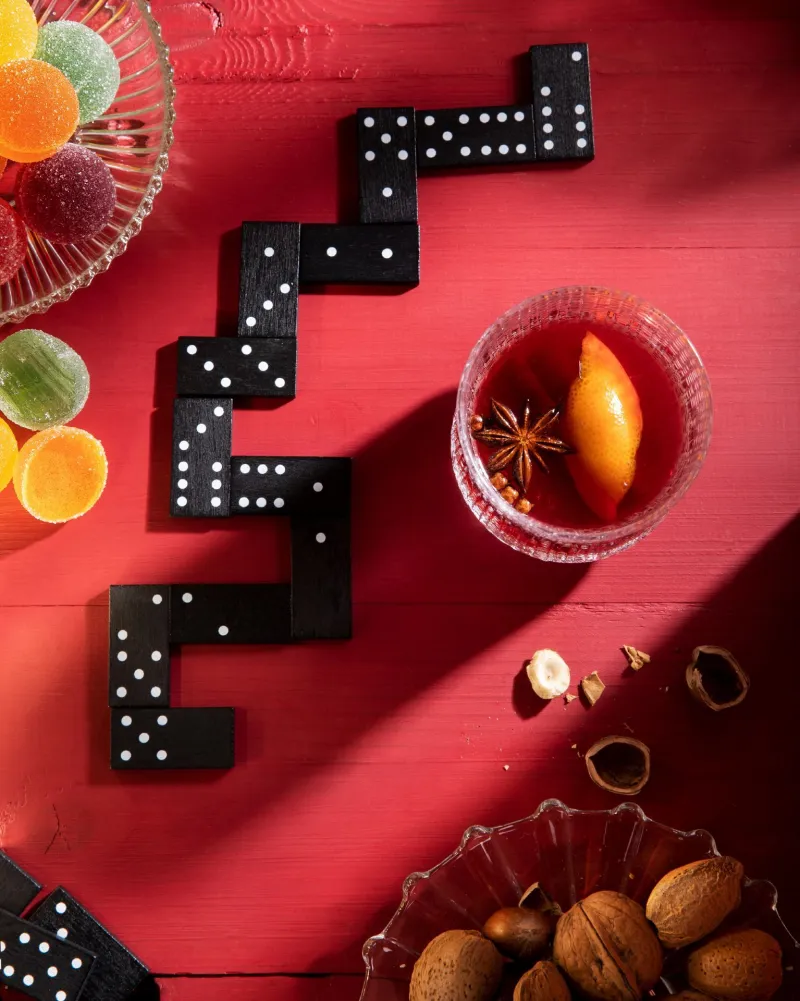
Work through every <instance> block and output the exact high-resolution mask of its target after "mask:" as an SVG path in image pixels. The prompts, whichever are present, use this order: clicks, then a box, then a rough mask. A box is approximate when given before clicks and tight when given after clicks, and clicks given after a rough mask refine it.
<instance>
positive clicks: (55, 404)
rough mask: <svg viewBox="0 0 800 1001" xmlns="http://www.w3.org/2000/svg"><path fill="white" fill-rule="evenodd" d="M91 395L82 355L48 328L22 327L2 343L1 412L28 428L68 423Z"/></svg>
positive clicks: (42, 427)
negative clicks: (52, 334) (27, 328)
mask: <svg viewBox="0 0 800 1001" xmlns="http://www.w3.org/2000/svg"><path fill="white" fill-rule="evenodd" d="M88 396H89V372H88V370H87V368H86V365H85V363H84V361H83V359H82V358H81V356H80V355H79V354H78V353H77V352H75V351H73V349H72V348H71V347H70V346H69V345H68V344H65V343H64V342H63V341H60V340H59V339H58V338H57V337H52V336H51V335H50V334H46V333H45V332H44V331H43V330H18V331H17V333H15V334H10V335H9V336H8V337H6V338H5V340H3V341H0V410H2V412H3V413H4V414H5V415H6V417H7V418H8V419H9V420H11V421H13V422H14V423H15V424H19V426H20V427H23V428H31V429H32V430H34V431H42V430H45V429H47V428H51V427H54V426H56V425H58V424H66V423H67V421H71V420H72V419H73V418H74V417H76V416H77V415H78V414H79V413H80V411H81V410H82V409H83V406H84V404H85V403H86V400H87V397H88Z"/></svg>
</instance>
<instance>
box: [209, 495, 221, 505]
mask: <svg viewBox="0 0 800 1001" xmlns="http://www.w3.org/2000/svg"><path fill="white" fill-rule="evenodd" d="M221 503H222V501H221V500H220V498H219V497H212V498H211V506H212V507H219V506H220V504H221Z"/></svg>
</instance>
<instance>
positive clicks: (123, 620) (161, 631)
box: [108, 584, 170, 706]
mask: <svg viewBox="0 0 800 1001" xmlns="http://www.w3.org/2000/svg"><path fill="white" fill-rule="evenodd" d="M169 595H170V591H169V586H167V585H164V586H153V585H148V584H117V585H112V587H111V588H110V589H109V610H108V627H109V644H108V657H109V670H108V678H109V690H108V704H109V705H110V706H166V705H169V684H170V657H169V642H170V635H169V628H170V625H169V623H170V609H169Z"/></svg>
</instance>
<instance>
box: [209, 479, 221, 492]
mask: <svg viewBox="0 0 800 1001" xmlns="http://www.w3.org/2000/svg"><path fill="white" fill-rule="evenodd" d="M211 489H212V490H222V480H212V481H211Z"/></svg>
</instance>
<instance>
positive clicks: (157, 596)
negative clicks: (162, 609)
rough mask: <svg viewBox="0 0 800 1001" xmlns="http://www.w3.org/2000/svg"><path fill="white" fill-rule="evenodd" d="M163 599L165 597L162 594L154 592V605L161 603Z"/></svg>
mask: <svg viewBox="0 0 800 1001" xmlns="http://www.w3.org/2000/svg"><path fill="white" fill-rule="evenodd" d="M163 600H164V599H163V598H162V597H161V595H160V594H154V595H153V604H154V605H160V604H161V602H162V601H163Z"/></svg>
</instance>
